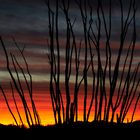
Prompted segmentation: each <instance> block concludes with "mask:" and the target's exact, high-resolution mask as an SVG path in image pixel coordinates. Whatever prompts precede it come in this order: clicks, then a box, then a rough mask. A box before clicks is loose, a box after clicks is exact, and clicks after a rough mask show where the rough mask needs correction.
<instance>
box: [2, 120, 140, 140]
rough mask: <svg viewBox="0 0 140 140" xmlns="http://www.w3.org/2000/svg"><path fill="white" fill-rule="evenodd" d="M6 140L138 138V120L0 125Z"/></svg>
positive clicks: (139, 131) (117, 139)
mask: <svg viewBox="0 0 140 140" xmlns="http://www.w3.org/2000/svg"><path fill="white" fill-rule="evenodd" d="M1 138H2V140H6V139H11V140H15V139H18V140H22V139H23V140H28V139H30V140H32V139H38V140H42V139H43V140H45V139H46V140H52V139H58V140H59V139H60V140H61V139H65V140H69V139H70V140H74V139H78V140H79V139H81V138H82V139H85V140H88V139H93V140H94V139H95V140H98V139H102V140H103V139H105V140H108V139H111V140H121V139H122V138H123V139H124V140H126V139H128V138H129V139H132V140H136V139H140V121H136V122H133V123H127V124H116V123H105V122H92V123H83V122H77V123H74V124H69V125H66V124H63V125H50V126H34V127H32V128H30V129H27V128H25V127H21V128H19V127H17V126H13V125H8V126H5V125H0V139H1Z"/></svg>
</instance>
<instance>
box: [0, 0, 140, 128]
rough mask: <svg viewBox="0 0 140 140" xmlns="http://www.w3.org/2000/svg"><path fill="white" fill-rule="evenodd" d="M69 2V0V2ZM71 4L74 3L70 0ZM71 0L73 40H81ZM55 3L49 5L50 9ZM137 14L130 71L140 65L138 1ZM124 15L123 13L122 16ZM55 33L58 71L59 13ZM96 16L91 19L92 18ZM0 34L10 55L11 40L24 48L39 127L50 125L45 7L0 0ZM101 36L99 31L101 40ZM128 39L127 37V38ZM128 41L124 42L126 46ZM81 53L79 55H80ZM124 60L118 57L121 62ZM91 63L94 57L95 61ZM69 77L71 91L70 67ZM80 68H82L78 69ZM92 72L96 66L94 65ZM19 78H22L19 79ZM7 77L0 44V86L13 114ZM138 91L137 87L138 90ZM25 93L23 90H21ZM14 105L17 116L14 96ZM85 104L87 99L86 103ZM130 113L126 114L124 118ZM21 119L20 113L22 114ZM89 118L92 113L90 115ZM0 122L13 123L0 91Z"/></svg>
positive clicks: (116, 22) (116, 9)
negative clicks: (31, 80) (134, 45)
mask: <svg viewBox="0 0 140 140" xmlns="http://www.w3.org/2000/svg"><path fill="white" fill-rule="evenodd" d="M70 1H71V0H70ZM73 1H74V0H73ZM73 1H71V10H70V17H71V20H72V21H73V20H74V18H75V17H76V23H75V25H74V30H75V34H76V36H77V38H81V36H83V30H82V29H81V28H82V23H81V16H80V12H79V9H78V8H77V6H76V4H75V3H74V2H73ZM103 1H104V5H103V7H104V9H105V14H107V11H106V9H107V8H108V3H107V2H106V0H103ZM90 2H91V4H92V5H93V6H94V5H95V4H96V3H97V0H90ZM123 2H124V5H125V7H124V11H125V12H126V11H127V9H128V0H123ZM54 6H55V4H54V3H53V4H52V7H54ZM112 7H113V8H112V24H113V27H112V54H113V57H112V62H113V60H114V61H115V58H116V56H117V49H118V46H119V35H120V34H119V33H120V32H119V30H120V6H119V3H118V2H117V0H115V1H113V6H112ZM137 9H138V10H137V14H136V28H137V42H136V48H135V50H136V51H135V53H134V61H133V67H132V70H134V68H135V66H136V65H137V64H138V62H140V1H139V0H137ZM125 12H124V13H125ZM59 18H60V19H59V31H60V39H61V42H60V44H61V52H60V56H61V60H62V61H61V68H62V69H64V66H65V64H64V60H65V55H64V53H65V44H64V42H65V27H66V23H65V18H64V15H63V13H62V12H60V13H59ZM96 18H97V16H96V15H95V16H94V19H96ZM131 29H132V25H131V24H130V31H131ZM0 35H1V36H2V38H3V41H4V43H5V45H6V48H7V49H8V50H10V51H11V52H12V53H14V54H17V49H16V48H15V45H14V43H13V40H12V37H14V38H15V40H16V42H17V43H18V44H19V46H20V47H21V48H22V47H23V46H24V45H25V46H26V47H25V50H24V54H25V57H26V59H27V62H28V64H29V69H30V72H31V74H32V77H33V96H34V99H35V103H36V106H37V109H38V112H39V115H40V117H41V120H42V124H44V125H45V124H52V123H54V120H53V113H52V106H51V100H50V94H49V80H50V77H49V73H50V67H49V63H48V57H47V53H48V48H47V39H48V13H47V6H46V5H45V2H44V0H0ZM104 38H105V33H104V32H102V39H103V40H104ZM128 38H129V35H128ZM128 44H129V40H128V42H126V43H125V45H126V46H127V45H128ZM104 51H105V49H104V42H102V43H101V52H102V56H101V57H102V60H103V62H104V60H105V54H104ZM81 54H82V53H81ZM16 57H17V59H18V61H19V62H20V64H22V62H23V61H22V59H21V58H20V55H18V54H17V55H16ZM123 59H124V57H123V56H122V60H123ZM80 60H81V62H82V61H84V55H83V54H82V55H81V57H80ZM95 62H97V61H96V58H95ZM72 67H73V68H72V76H71V79H70V81H71V89H73V88H72V84H73V83H74V80H75V75H74V65H73V66H72ZM81 67H82V66H81ZM12 68H13V67H12ZM95 69H97V67H96V66H95ZM120 70H122V67H121V69H120ZM63 71H64V70H62V73H61V83H62V84H63V82H64V74H63ZM138 73H139V74H138V76H139V75H140V70H139V72H138ZM90 74H91V73H90V72H89V75H88V83H89V92H90V90H91V75H90ZM21 79H22V77H21ZM10 81H11V80H10V76H9V74H8V72H7V69H6V59H5V55H4V51H3V48H2V46H1V44H0V84H1V85H2V86H3V88H4V90H5V93H6V95H7V98H8V100H9V103H10V105H11V108H12V109H13V112H14V111H15V107H14V104H13V101H12V96H11V88H10V85H9V82H10ZM139 91H140V87H139ZM25 93H26V91H25ZM79 94H80V97H81V98H80V99H79V100H80V101H79V104H80V107H79V110H80V111H79V116H80V117H79V119H80V120H82V119H83V118H82V117H83V116H82V109H83V99H82V94H83V93H82V90H81V91H80V92H79ZM16 99H17V103H18V105H19V109H20V110H21V113H23V107H22V105H21V104H20V102H21V101H20V99H19V97H16ZM88 101H89V100H88ZM139 111H140V104H139V105H138V107H137V112H136V115H135V120H137V119H140V116H138V114H139V113H140V112H139ZM130 114H131V112H130V113H128V117H127V118H129V115H130ZM23 117H25V116H24V114H23ZM91 119H92V114H91ZM0 123H4V124H11V123H14V120H13V119H12V117H11V115H10V113H9V112H8V109H7V106H6V104H5V101H4V98H3V96H2V94H1V92H0Z"/></svg>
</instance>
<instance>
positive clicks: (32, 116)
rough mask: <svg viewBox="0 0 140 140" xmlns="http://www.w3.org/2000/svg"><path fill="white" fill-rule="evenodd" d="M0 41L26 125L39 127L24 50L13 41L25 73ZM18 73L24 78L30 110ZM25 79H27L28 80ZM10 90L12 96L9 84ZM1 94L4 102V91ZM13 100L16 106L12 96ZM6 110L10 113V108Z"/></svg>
mask: <svg viewBox="0 0 140 140" xmlns="http://www.w3.org/2000/svg"><path fill="white" fill-rule="evenodd" d="M0 40H1V44H2V47H3V50H4V53H5V56H6V62H7V70H8V72H9V75H10V77H11V80H12V83H13V85H14V87H15V89H16V91H17V93H18V96H19V97H20V99H21V101H22V105H23V107H24V113H25V116H26V120H27V124H28V126H29V127H31V126H32V125H40V118H39V115H38V112H37V109H36V106H35V103H34V99H33V91H32V76H31V74H30V71H29V67H28V63H27V61H26V58H25V56H24V49H23V50H22V49H20V48H19V46H18V44H17V43H16V41H15V40H14V39H13V42H14V43H15V46H16V48H17V49H18V51H19V53H20V55H21V57H22V59H23V61H24V64H25V68H26V71H24V69H23V67H22V65H20V63H19V62H18V60H17V58H16V56H15V55H14V54H12V53H11V52H10V54H9V53H8V52H7V49H6V46H5V44H4V41H3V40H2V37H0ZM9 55H10V56H9ZM10 59H11V63H12V65H13V68H14V72H15V74H16V76H15V75H14V73H13V71H12V69H11V67H10ZM19 72H21V74H22V76H23V78H24V84H25V85H26V87H27V93H28V95H29V99H30V101H31V106H32V109H30V108H29V105H28V104H29V102H27V98H26V97H25V96H26V95H25V90H24V87H23V83H22V82H23V81H22V79H20V76H19ZM26 72H27V75H26ZM27 77H29V79H28V78H27ZM11 88H12V94H13V87H12V84H11ZM1 89H2V88H1ZM2 92H3V95H4V97H5V100H6V96H5V94H4V91H3V90H2ZM13 99H14V103H15V105H16V101H15V98H14V96H13ZM7 106H8V103H7ZM8 108H9V111H10V107H8ZM16 110H17V113H18V115H19V117H20V120H21V115H20V113H19V111H18V108H17V107H16ZM10 112H11V111H10ZM11 114H12V113H11ZM12 116H13V115H12ZM13 117H14V116H13ZM22 122H23V121H22Z"/></svg>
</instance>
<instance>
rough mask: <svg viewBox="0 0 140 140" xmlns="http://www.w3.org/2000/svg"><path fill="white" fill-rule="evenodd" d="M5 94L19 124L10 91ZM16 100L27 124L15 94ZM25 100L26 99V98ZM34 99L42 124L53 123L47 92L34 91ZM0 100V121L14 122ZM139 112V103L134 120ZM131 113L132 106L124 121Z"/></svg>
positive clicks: (80, 116) (80, 103)
mask: <svg viewBox="0 0 140 140" xmlns="http://www.w3.org/2000/svg"><path fill="white" fill-rule="evenodd" d="M7 94H9V95H8V100H9V105H10V106H11V109H12V111H13V113H14V115H15V117H16V118H17V121H18V122H19V124H20V121H19V118H18V115H17V112H16V110H15V106H14V104H13V101H12V97H11V96H10V92H9V93H8V92H7ZM80 94H81V93H80ZM16 101H17V104H18V108H19V110H20V113H21V116H22V119H23V121H24V123H25V125H27V123H26V119H25V115H24V112H23V107H22V104H21V102H20V99H19V98H18V97H17V96H16ZM27 101H28V99H27ZM34 101H35V103H36V107H37V110H38V113H39V115H40V118H41V123H42V125H49V124H54V119H53V112H52V106H51V100H50V96H49V94H48V93H47V94H46V93H45V92H43V91H42V92H40V93H35V98H34ZM89 101H90V97H89V98H88V102H87V107H88V106H89ZM0 102H1V104H0V123H2V124H15V123H14V120H13V118H12V117H11V114H10V113H9V111H8V109H7V106H6V103H5V102H4V99H3V97H1V100H0ZM93 105H94V104H93ZM29 106H30V105H29ZM132 107H133V106H132ZM93 110H94V109H93V107H92V112H91V115H90V119H89V121H92V120H93V117H94V113H93V112H94V111H93ZM139 114H140V110H139V105H138V107H137V110H136V113H135V116H134V120H139V119H140V116H139ZM131 115H132V108H131V109H130V110H129V112H128V114H127V116H126V119H125V122H127V121H130V120H131ZM78 119H79V120H83V96H81V95H80V96H79V109H78Z"/></svg>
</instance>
